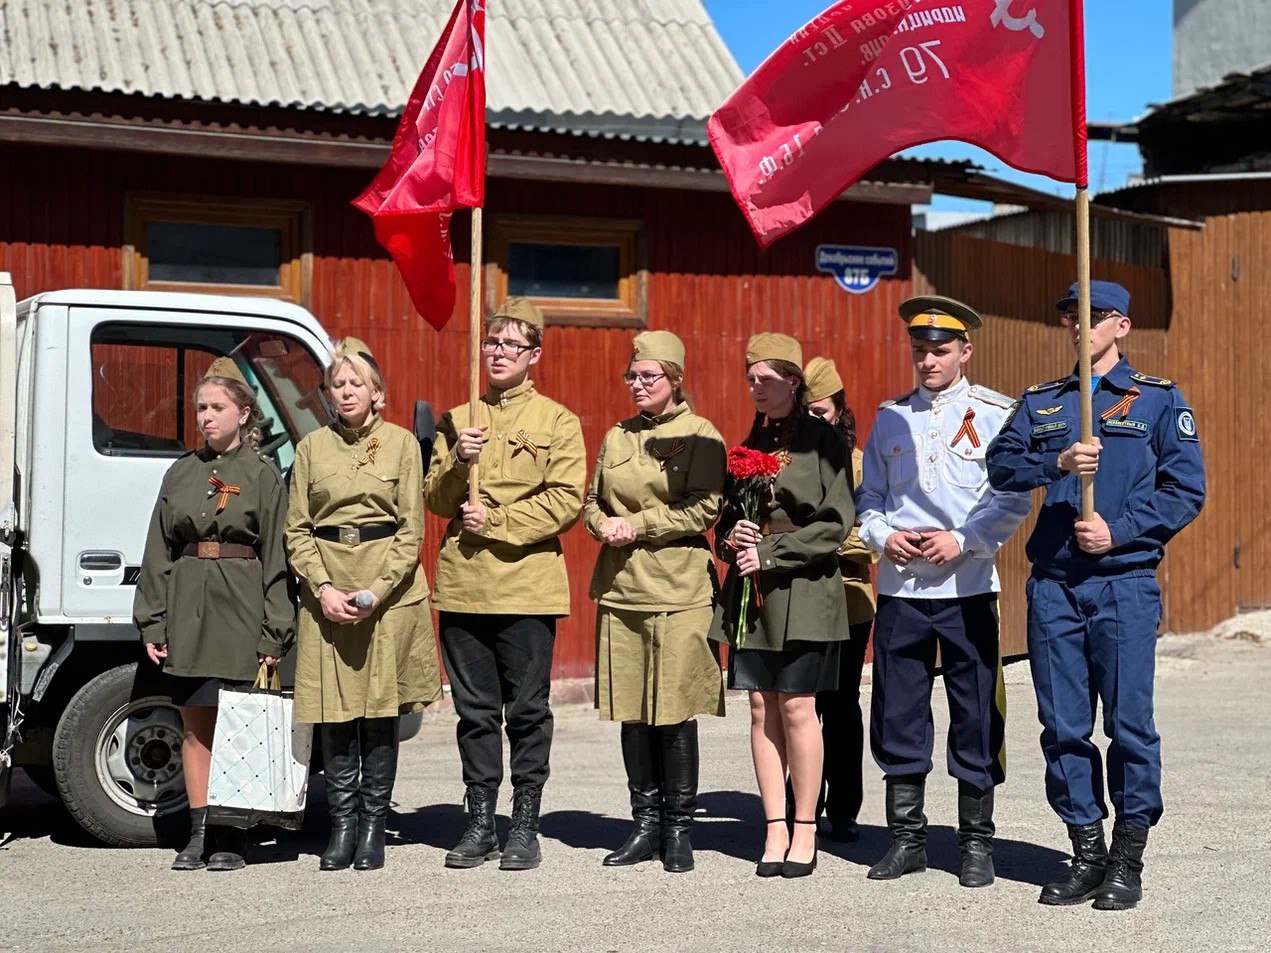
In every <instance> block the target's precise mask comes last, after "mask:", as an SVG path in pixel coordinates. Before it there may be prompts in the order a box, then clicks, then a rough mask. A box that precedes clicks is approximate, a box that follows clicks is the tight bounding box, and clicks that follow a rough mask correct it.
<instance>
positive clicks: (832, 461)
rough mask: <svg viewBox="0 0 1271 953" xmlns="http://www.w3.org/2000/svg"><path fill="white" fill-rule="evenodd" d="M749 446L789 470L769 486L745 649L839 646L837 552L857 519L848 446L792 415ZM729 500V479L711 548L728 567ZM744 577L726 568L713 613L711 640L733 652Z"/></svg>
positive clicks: (842, 606)
mask: <svg viewBox="0 0 1271 953" xmlns="http://www.w3.org/2000/svg"><path fill="white" fill-rule="evenodd" d="M747 446H752V447H753V448H754V449H756V450H761V451H763V452H765V453H775V452H777V451H780V450H782V449H785V450H786V451H788V453H789V455H790V460H789V463H788V464H787V465H786V466H785V467H784V468H783V469H782V471H781V473H780V474H779V475H778V476H777V478H776V481H775V482H774V483H773V486H772V492H771V505H770V507H769V508H768V511H767V515H766V516H765V517H764V518H762V519H761V520H760V521H759V522H760V524H761V526H765V527H766V532H765V535H764V539H763V540H762V541H761V542H760V543H759V546H758V547H757V548H758V552H759V572H758V573H757V574H756V575H755V576H754V577H753V578H754V580H755V583H756V584H757V586H758V590H759V592H760V593H761V594H762V597H763V605H762V606H756V605H753V604H752V605H751V607H750V610H749V611H748V615H747V628H748V630H749V631H748V632H747V633H746V636H745V644H744V647H745V648H746V649H755V650H759V651H780V650H782V649H783V648H784V647H785V645H786V643H787V642H788V641H798V642H841V641H842V640H844V639H846V638H847V637H848V616H847V602H846V600H845V599H844V598H843V577H842V574H841V573H840V571H839V563H838V552H839V548H840V547H841V546H842V545H843V541H844V540H845V539H847V535H848V532H849V531H850V530H851V527H852V523H853V521H854V519H855V512H856V510H855V506H854V505H853V502H852V494H851V492H850V491H849V490H848V485H847V466H848V460H847V445H846V444H845V443H844V441H843V438H842V436H841V435H840V434H838V433H837V432H835V430H834V428H833V427H832V426H831V425H830V424H827V423H826V422H825V421H823V420H820V419H819V418H816V417H812V416H810V415H808V414H804V413H797V412H796V414H794V415H792V417H791V418H787V419H786V420H783V421H776V422H775V423H773V424H771V425H769V426H764V427H760V428H758V430H757V432H756V433H755V434H754V435H753V438H752V439H750V440H748V441H747ZM742 518H743V515H742V511H741V508H740V506H739V505H738V504H737V503H736V502H734V500H733V499H732V480H731V478H730V479H729V481H728V482H727V483H726V486H725V504H724V509H723V513H722V514H721V516H720V519H719V524H718V525H717V526H716V527H715V547H716V551H717V552H718V554H719V556H720V558H721V559H724V560H725V561H727V562H729V563H732V562H734V560H735V557H736V554H735V553H734V552H733V550H732V548H731V547H730V546H729V545H728V544H727V539H728V535H729V534H730V533H731V532H732V529H733V527H734V526H735V525H736V524H737V521H738V520H740V519H742ZM740 594H741V577H740V576H739V575H738V574H737V571H736V569H735V567H734V568H730V569H729V572H728V577H727V579H726V581H725V583H724V589H723V592H722V593H721V595H720V598H719V600H718V601H717V602H716V605H715V613H714V618H713V619H712V622H711V634H710V637H711V638H712V639H715V640H717V641H728V642H730V643H731V644H733V645H734V646H735V645H736V644H737V631H736V629H737V610H738V606H739V598H740Z"/></svg>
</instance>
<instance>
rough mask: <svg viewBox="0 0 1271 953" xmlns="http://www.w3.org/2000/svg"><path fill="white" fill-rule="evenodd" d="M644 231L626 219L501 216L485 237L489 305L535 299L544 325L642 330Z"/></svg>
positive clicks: (644, 314)
mask: <svg viewBox="0 0 1271 953" xmlns="http://www.w3.org/2000/svg"><path fill="white" fill-rule="evenodd" d="M643 238H644V229H643V226H642V225H641V223H640V222H638V221H633V220H629V219H601V218H565V217H544V216H518V215H506V216H499V217H498V218H496V219H495V221H494V222H493V227H492V229H491V236H490V249H489V255H490V265H489V272H490V273H489V275H488V283H487V285H488V288H489V301H488V304H489V306H490V309H491V310H494V309H495V308H497V307H498V306H499V304H501V303H502V302H503V301H504V300H505V299H506V298H508V297H511V296H513V295H523V296H525V297H527V298H530V299H531V300H533V302H534V303H535V304H536V305H538V306H539V307H540V308H541V309H542V310H543V314H544V316H545V317H546V318H547V323H548V324H561V325H575V326H591V327H597V326H599V327H622V328H642V327H644V326H645V324H646V323H647V315H646V305H645V286H646V284H647V274H648V272H647V266H646V263H645V260H644V241H643Z"/></svg>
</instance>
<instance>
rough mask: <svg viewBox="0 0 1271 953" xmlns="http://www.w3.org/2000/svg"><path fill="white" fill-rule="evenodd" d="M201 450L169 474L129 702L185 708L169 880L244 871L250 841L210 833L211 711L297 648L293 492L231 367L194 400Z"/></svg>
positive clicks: (149, 546)
mask: <svg viewBox="0 0 1271 953" xmlns="http://www.w3.org/2000/svg"><path fill="white" fill-rule="evenodd" d="M194 406H195V412H196V413H197V415H198V425H199V432H200V433H201V434H202V435H203V438H204V440H205V441H206V443H205V444H204V445H203V447H202V448H200V449H199V450H196V451H194V452H193V453H187V454H186V455H185V456H183V457H181V458H180V459H179V460H177V461H176V462H175V463H174V464H172V466H171V467H170V468H169V469H168V472H167V473H166V474H164V477H163V485H162V487H161V489H160V490H159V499H158V502H156V503H155V508H154V516H153V518H152V519H151V521H150V532H149V533H148V535H147V536H146V549H145V553H144V555H143V556H142V558H141V575H140V576H139V578H138V580H137V593H136V596H135V597H134V601H133V621H134V622H135V623H136V625H137V628H138V629H139V630H140V631H141V640H142V642H144V643H145V647H146V655H147V657H148V659H149V661H145V660H143V661H142V662H141V664H140V665H139V666H138V668H137V678H136V681H135V682H134V685H133V695H134V697H138V698H145V697H149V696H153V695H164V696H167V697H169V698H171V699H172V703H173V704H174V705H176V706H178V707H179V708H180V709H181V723H182V726H183V729H184V738H183V740H182V742H181V759H182V767H183V769H184V772H185V790H186V795H187V796H188V797H189V801H190V842H189V843H188V844H187V845H186V847H185V849H184V850H182V851H181V852H180V853H179V854H178V855H177V857H176V860H174V861H173V863H172V869H173V870H202V869H204V868H207V869H208V870H238V869H240V868H241V867H243V866H244V864H245V861H244V859H243V855H244V849H245V845H246V837H245V836H244V832H243V830H241V829H239V828H231V827H222V826H219V825H216V824H212V825H208V823H207V813H208V811H207V782H208V774H209V772H210V770H211V760H212V750H211V749H212V738H213V735H214V733H215V729H216V703H217V697H218V695H219V693H220V688H221V685H223V684H224V685H232V686H239V685H242V684H251V682H252V680H253V678H254V677H255V675H256V672H257V669H258V667H259V665H260V663H262V662H264V663H266V664H267V665H277V664H278V660H279V659H280V658H282V656H283V655H285V654H286V652H287V650H288V648H290V646H291V643H292V640H293V639H294V637H295V623H296V609H295V605H294V604H293V603H292V601H291V597H290V595H289V594H288V585H287V584H288V581H289V574H288V572H287V557H286V552H285V550H284V548H283V519H284V517H285V515H286V512H287V490H286V488H285V487H284V486H283V482H282V476H281V475H280V474H279V473H278V469H277V468H276V467H275V466H274V465H273V464H272V463H271V462H269V461H268V460H265V459H263V458H262V457H261V456H260V454H258V453H257V448H258V447H259V445H260V429H259V424H260V411H259V410H258V408H257V406H256V396H255V395H254V394H253V393H252V391H251V388H249V387H248V386H247V382H246V380H244V378H243V373H242V371H240V370H239V369H238V366H237V365H236V364H235V363H234V361H233V359H232V358H228V357H218V358H217V359H216V360H215V361H213V362H212V366H211V368H210V369H209V370H208V372H207V374H206V375H205V376H204V377H203V379H202V380H201V381H200V382H199V386H198V388H197V389H196V390H195V392H194Z"/></svg>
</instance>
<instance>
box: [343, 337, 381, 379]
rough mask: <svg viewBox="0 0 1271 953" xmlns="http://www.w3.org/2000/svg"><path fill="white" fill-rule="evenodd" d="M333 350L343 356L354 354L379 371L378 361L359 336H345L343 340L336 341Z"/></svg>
mask: <svg viewBox="0 0 1271 953" xmlns="http://www.w3.org/2000/svg"><path fill="white" fill-rule="evenodd" d="M335 352H336V354H339V355H341V356H343V357H352V356H354V355H356V356H357V357H360V358H361V359H362V360H364V361H366V363H368V364H370V365H371V367H373V368H374V369H375V372H376V373H377V374H378V373H380V365H379V362H378V361H376V360H375V355H374V354H372V353H371V348H370V347H369V345H367V343H366V342H365V341H363V340H362V339H361V338H354V337H347V338H345V339H344V340H343V341H337V342H336V345H335Z"/></svg>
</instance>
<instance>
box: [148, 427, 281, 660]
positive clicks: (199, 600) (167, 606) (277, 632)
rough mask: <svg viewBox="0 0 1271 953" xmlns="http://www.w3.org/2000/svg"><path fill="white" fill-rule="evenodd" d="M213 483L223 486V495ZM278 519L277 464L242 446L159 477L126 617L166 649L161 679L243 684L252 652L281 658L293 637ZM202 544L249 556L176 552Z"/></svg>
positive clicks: (180, 463)
mask: <svg viewBox="0 0 1271 953" xmlns="http://www.w3.org/2000/svg"><path fill="white" fill-rule="evenodd" d="M212 480H217V481H220V482H221V483H223V484H224V485H225V486H226V487H227V488H228V489H227V490H226V492H225V494H224V496H223V497H222V495H221V492H220V491H219V490H218V489H217V488H216V486H215V485H214V484H213V483H211V482H210V481H212ZM222 501H223V505H222ZM286 513H287V490H286V488H285V487H284V486H283V482H282V477H281V476H280V475H279V473H278V470H277V468H276V467H275V466H274V465H273V464H272V463H271V462H269V461H268V460H265V459H263V458H262V457H261V456H260V455H258V454H257V453H256V452H255V451H254V450H252V449H251V448H249V447H246V446H243V445H240V446H238V447H235V448H234V449H233V450H230V451H228V452H226V453H223V454H218V453H217V452H216V451H215V450H213V449H212V448H211V447H208V446H204V447H203V449H201V450H198V451H195V452H193V453H188V454H186V455H185V456H183V457H181V458H180V459H179V460H177V461H176V462H175V463H173V464H172V466H171V467H170V468H169V469H168V472H167V473H166V474H164V477H163V483H162V485H161V487H160V490H159V499H158V501H157V502H156V503H155V508H154V515H153V516H152V517H151V520H150V530H149V533H148V535H147V537H146V547H145V553H144V555H143V556H142V560H141V575H140V577H139V578H138V580H137V593H136V596H135V598H134V601H133V621H134V623H135V624H136V626H137V628H138V629H139V630H140V631H141V638H142V641H144V642H148V643H151V644H154V645H163V644H165V643H166V644H167V646H168V657H167V659H166V661H165V662H164V665H163V671H164V672H165V673H167V674H169V675H177V676H185V677H191V678H217V679H223V680H226V681H236V682H249V681H251V680H252V679H253V678H255V676H256V671H257V669H258V668H259V666H260V662H259V661H258V658H257V653H260V654H263V655H272V656H274V657H276V658H278V657H281V656H283V655H285V654H286V653H287V651H288V649H289V648H290V647H291V643H292V641H293V640H294V638H295V606H294V605H293V604H292V601H291V597H290V595H289V592H288V582H289V574H288V572H287V558H286V552H285V549H284V545H283V522H284V519H285V517H286ZM206 541H215V542H219V543H236V544H239V545H246V546H250V547H252V548H253V549H254V550H255V551H256V555H257V558H255V559H230V558H226V559H199V558H198V557H197V556H185V555H183V554H182V550H183V549H184V548H185V547H186V546H187V545H189V544H191V543H199V542H206ZM143 664H149V663H143Z"/></svg>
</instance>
